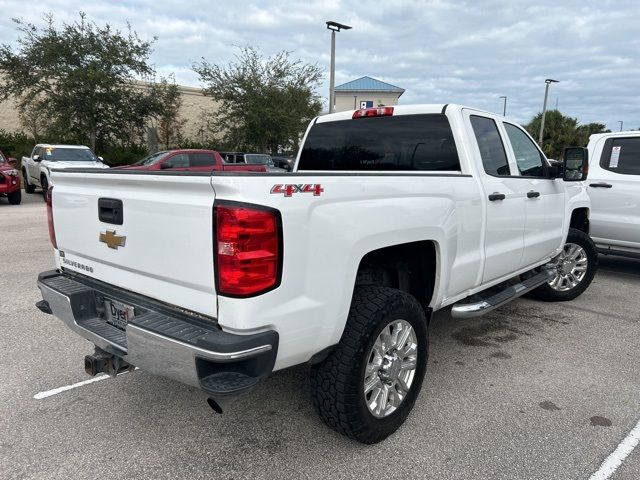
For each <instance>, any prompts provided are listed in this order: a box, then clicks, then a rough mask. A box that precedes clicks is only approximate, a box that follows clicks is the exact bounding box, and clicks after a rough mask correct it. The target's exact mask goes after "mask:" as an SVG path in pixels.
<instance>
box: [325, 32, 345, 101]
mask: <svg viewBox="0 0 640 480" xmlns="http://www.w3.org/2000/svg"><path fill="white" fill-rule="evenodd" d="M327 28H328V29H329V30H331V72H330V77H329V113H333V107H334V104H335V95H336V92H335V91H334V87H335V81H336V32H339V31H340V30H350V29H351V27H350V26H349V25H344V24H342V23H338V22H333V21H330V22H327Z"/></svg>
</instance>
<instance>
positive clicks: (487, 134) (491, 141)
mask: <svg viewBox="0 0 640 480" xmlns="http://www.w3.org/2000/svg"><path fill="white" fill-rule="evenodd" d="M470 119H471V126H472V127H473V133H474V134H475V136H476V141H477V142H478V148H480V156H481V157H482V165H484V171H485V172H487V173H488V174H489V175H493V176H495V177H502V176H508V175H511V171H510V170H509V161H508V160H507V154H506V153H505V151H504V145H503V144H502V139H501V138H500V132H498V126H497V125H496V122H494V121H493V120H492V119H491V118H487V117H479V116H477V115H471V117H470Z"/></svg>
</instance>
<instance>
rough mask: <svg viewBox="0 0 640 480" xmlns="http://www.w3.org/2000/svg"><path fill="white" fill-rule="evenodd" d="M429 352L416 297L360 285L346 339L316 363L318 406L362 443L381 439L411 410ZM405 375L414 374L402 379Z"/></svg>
mask: <svg viewBox="0 0 640 480" xmlns="http://www.w3.org/2000/svg"><path fill="white" fill-rule="evenodd" d="M403 332H405V333H404V334H403ZM389 333H390V335H389ZM405 337H406V339H405ZM381 338H382V339H383V340H381ZM401 344H402V345H401ZM380 352H382V353H384V352H386V353H385V354H384V356H380ZM427 353H428V328H427V319H426V317H425V313H424V310H423V309H422V307H421V306H420V304H419V303H418V301H417V300H416V299H415V298H414V297H413V296H411V295H409V294H407V293H404V292H401V291H400V290H395V289H393V288H387V287H379V286H364V287H356V289H355V291H354V294H353V300H352V302H351V309H350V311H349V317H348V319H347V324H346V326H345V330H344V332H343V334H342V338H341V339H340V343H339V344H338V345H337V346H336V347H335V348H334V349H333V350H332V351H331V353H330V354H329V356H328V357H327V358H326V359H325V360H324V361H322V362H321V363H319V364H316V365H312V367H311V395H312V399H313V406H314V408H315V410H316V412H317V413H318V415H319V416H320V418H321V419H322V420H323V421H324V422H325V423H326V424H327V425H328V426H329V427H331V428H332V429H334V430H336V431H338V432H340V433H342V434H344V435H346V436H348V437H350V438H352V439H354V440H357V441H359V442H362V443H367V444H372V443H377V442H380V441H382V440H384V439H385V438H387V437H388V436H389V435H391V434H392V433H393V432H395V431H396V430H397V429H398V428H399V427H400V426H401V425H402V424H403V422H404V421H405V419H406V418H407V416H408V415H409V412H411V409H412V408H413V405H414V404H415V402H416V399H417V398H418V394H419V393H420V388H421V386H422V381H423V379H424V375H425V371H426V367H427ZM376 359H379V361H380V362H382V363H379V364H378V363H376V362H377V361H378V360H376ZM412 367H413V368H412ZM401 375H408V376H405V377H404V378H403V379H401V380H398V377H400V376H401ZM394 378H395V380H394ZM365 380H367V382H366V384H365ZM374 384H375V386H373V385H374ZM401 385H402V387H401ZM407 388H408V389H407ZM367 389H368V391H367ZM374 395H375V397H374ZM385 407H386V408H385ZM376 410H377V411H376Z"/></svg>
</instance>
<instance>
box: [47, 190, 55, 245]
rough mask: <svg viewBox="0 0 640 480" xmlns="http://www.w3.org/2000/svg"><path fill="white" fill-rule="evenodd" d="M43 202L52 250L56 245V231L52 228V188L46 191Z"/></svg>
mask: <svg viewBox="0 0 640 480" xmlns="http://www.w3.org/2000/svg"><path fill="white" fill-rule="evenodd" d="M45 201H46V203H47V223H48V224H49V240H51V245H53V248H56V249H57V248H58V244H57V242H56V231H55V229H54V228H53V187H49V190H47V194H46V196H45Z"/></svg>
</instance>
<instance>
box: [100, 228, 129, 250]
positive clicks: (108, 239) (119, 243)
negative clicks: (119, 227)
mask: <svg viewBox="0 0 640 480" xmlns="http://www.w3.org/2000/svg"><path fill="white" fill-rule="evenodd" d="M99 240H100V241H101V242H103V243H106V244H107V247H109V248H113V249H114V250H117V249H118V247H124V243H125V242H126V240H127V237H124V236H121V235H116V231H115V230H107V231H106V232H104V233H100V237H99Z"/></svg>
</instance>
